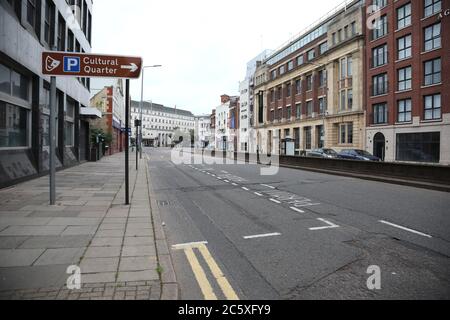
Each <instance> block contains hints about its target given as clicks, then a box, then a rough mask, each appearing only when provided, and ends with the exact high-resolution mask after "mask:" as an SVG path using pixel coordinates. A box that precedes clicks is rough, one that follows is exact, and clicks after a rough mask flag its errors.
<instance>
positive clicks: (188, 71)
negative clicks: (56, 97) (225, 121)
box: [92, 0, 343, 115]
mask: <svg viewBox="0 0 450 320" xmlns="http://www.w3.org/2000/svg"><path fill="white" fill-rule="evenodd" d="M342 1H343V0H314V1H299V0H277V1H273V0H226V1H225V0H223V1H218V0H190V1H188V0H128V1H111V0H95V1H94V7H93V49H92V51H93V53H108V54H124V55H132V56H142V57H143V59H144V64H145V65H155V64H161V65H163V67H162V68H158V69H147V70H146V73H145V75H146V76H145V85H144V99H145V100H150V99H152V100H153V102H155V103H159V104H163V105H166V106H170V107H174V106H175V105H176V106H177V107H178V108H180V109H187V110H190V111H192V112H193V113H194V114H196V115H198V114H205V113H206V114H208V113H210V112H211V110H212V109H213V108H215V107H216V106H217V105H219V104H220V95H222V94H229V95H238V94H239V93H238V91H239V81H241V80H243V79H244V78H245V73H246V65H247V62H248V61H250V60H252V59H253V58H254V57H255V56H257V55H258V54H259V53H260V52H261V51H263V50H264V49H277V48H279V47H280V46H281V45H282V44H284V43H285V42H287V41H289V40H290V39H291V37H293V36H295V35H296V34H298V33H299V32H301V31H302V30H303V29H304V28H306V27H308V26H309V25H311V24H312V23H314V22H316V21H317V20H318V19H319V18H321V17H322V16H324V15H325V14H326V13H327V12H329V11H330V10H332V9H333V8H335V7H336V6H337V5H339V4H340V3H342ZM103 84H104V83H99V82H97V81H94V82H93V85H92V88H93V89H99V88H101V87H102V86H103ZM140 86H141V85H140V81H132V86H131V95H132V99H134V100H139V99H140ZM96 92H97V91H95V90H93V93H96Z"/></svg>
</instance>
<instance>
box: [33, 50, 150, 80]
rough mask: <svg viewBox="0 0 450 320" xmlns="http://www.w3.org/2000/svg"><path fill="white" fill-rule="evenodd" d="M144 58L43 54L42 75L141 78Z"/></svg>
mask: <svg viewBox="0 0 450 320" xmlns="http://www.w3.org/2000/svg"><path fill="white" fill-rule="evenodd" d="M141 69H142V58H139V57H121V56H112V55H97V54H84V53H78V52H58V51H51V52H43V53H42V73H43V74H45V75H49V76H75V77H80V78H84V77H85V78H94V77H102V78H126V79H136V78H139V76H140V74H141Z"/></svg>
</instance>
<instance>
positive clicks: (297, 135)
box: [294, 128, 300, 150]
mask: <svg viewBox="0 0 450 320" xmlns="http://www.w3.org/2000/svg"><path fill="white" fill-rule="evenodd" d="M294 141H295V150H298V149H300V129H299V128H295V129H294Z"/></svg>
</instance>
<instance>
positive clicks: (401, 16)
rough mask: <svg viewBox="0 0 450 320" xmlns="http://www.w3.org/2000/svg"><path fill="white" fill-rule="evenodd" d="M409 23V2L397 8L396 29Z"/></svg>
mask: <svg viewBox="0 0 450 320" xmlns="http://www.w3.org/2000/svg"><path fill="white" fill-rule="evenodd" d="M409 25H411V3H408V4H405V5H404V6H402V7H400V8H398V9H397V29H402V28H405V27H407V26H409Z"/></svg>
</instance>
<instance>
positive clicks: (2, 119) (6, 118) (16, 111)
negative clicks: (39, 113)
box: [0, 101, 29, 148]
mask: <svg viewBox="0 0 450 320" xmlns="http://www.w3.org/2000/svg"><path fill="white" fill-rule="evenodd" d="M28 118H29V111H28V110H27V109H25V108H21V107H19V106H16V105H12V104H9V103H6V102H4V101H0V148H24V147H28Z"/></svg>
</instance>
